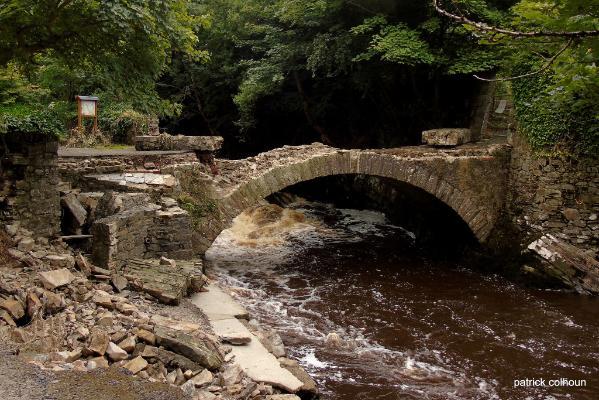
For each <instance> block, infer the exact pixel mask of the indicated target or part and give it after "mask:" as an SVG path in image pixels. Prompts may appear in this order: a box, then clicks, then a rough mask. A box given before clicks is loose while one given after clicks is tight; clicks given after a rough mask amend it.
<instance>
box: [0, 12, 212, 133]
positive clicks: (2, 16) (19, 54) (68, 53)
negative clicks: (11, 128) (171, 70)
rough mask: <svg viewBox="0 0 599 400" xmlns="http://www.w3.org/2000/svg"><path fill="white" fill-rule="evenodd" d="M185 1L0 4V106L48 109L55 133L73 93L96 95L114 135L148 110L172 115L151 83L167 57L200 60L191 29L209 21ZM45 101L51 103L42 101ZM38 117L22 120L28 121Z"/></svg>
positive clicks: (69, 113)
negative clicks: (51, 110) (55, 126)
mask: <svg viewBox="0 0 599 400" xmlns="http://www.w3.org/2000/svg"><path fill="white" fill-rule="evenodd" d="M192 5H193V4H192V2H190V1H187V0H151V1H146V0H114V1H102V2H100V1H97V0H72V1H71V0H70V1H54V0H35V1H33V0H7V1H4V2H3V4H2V7H1V8H0V105H7V104H21V105H24V106H27V107H34V108H36V109H45V108H48V107H50V108H53V114H56V115H57V119H58V121H60V122H62V124H63V126H62V131H64V132H66V131H68V130H69V129H70V128H72V127H73V123H74V121H75V120H76V119H75V118H76V115H75V110H74V107H75V106H74V101H75V95H78V94H83V95H96V96H98V97H100V104H101V108H100V118H101V121H100V122H101V125H102V126H103V127H105V128H107V129H111V130H114V133H115V135H116V137H117V139H120V138H121V137H122V136H123V135H124V134H125V133H124V132H126V131H131V130H135V129H141V125H143V123H142V122H141V120H142V119H144V118H147V117H143V116H141V115H140V113H143V114H148V115H161V116H175V115H177V114H178V112H179V111H180V106H179V105H178V104H176V102H175V101H173V100H172V99H165V98H161V97H160V95H159V94H158V91H157V88H156V81H157V80H158V79H159V78H160V76H162V75H163V73H164V72H165V69H166V67H167V65H168V63H169V62H170V60H171V58H172V57H173V55H177V56H180V57H182V58H185V59H186V60H189V61H190V62H198V63H200V62H205V61H206V60H207V57H208V55H207V52H206V51H205V50H204V49H202V48H200V47H199V43H198V40H197V35H196V31H199V30H201V29H205V28H206V27H207V26H208V22H207V19H206V17H205V16H203V15H201V14H198V13H196V12H195V11H194V7H192ZM49 105H50V106H49ZM36 118H38V117H35V118H33V117H32V118H29V119H26V121H31V122H30V123H29V125H27V126H30V125H32V124H34V121H37V119H36Z"/></svg>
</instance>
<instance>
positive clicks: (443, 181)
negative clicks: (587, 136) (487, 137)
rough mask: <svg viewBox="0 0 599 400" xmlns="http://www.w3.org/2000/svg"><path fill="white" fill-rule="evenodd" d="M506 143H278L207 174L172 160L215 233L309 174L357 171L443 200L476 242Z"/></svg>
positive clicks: (496, 212)
mask: <svg viewBox="0 0 599 400" xmlns="http://www.w3.org/2000/svg"><path fill="white" fill-rule="evenodd" d="M508 156H509V146H507V145H505V144H501V143H497V144H493V143H485V144H469V145H464V146H461V147H458V148H451V149H437V148H430V147H427V146H415V147H402V148H398V149H377V150H341V149H337V148H334V147H329V146H325V145H323V144H320V143H314V144H311V145H304V146H285V147H282V148H279V149H275V150H271V151H269V152H265V153H261V154H259V155H257V156H255V157H249V158H246V159H242V160H218V161H217V166H218V170H219V174H218V175H216V176H212V175H211V173H210V171H209V170H208V169H207V167H205V166H202V165H199V164H198V163H191V164H184V165H177V166H174V167H173V169H172V171H170V173H172V174H174V175H175V176H176V177H177V178H178V179H179V182H180V184H181V189H182V190H183V192H185V193H186V194H188V195H189V196H190V197H191V198H192V199H194V201H196V202H198V203H199V204H200V208H202V207H203V209H209V210H210V212H206V213H205V214H204V215H202V216H201V218H200V219H199V220H198V221H196V228H197V229H198V230H199V231H200V233H202V234H203V236H205V237H206V238H207V243H206V246H208V245H209V244H210V243H209V242H211V241H212V240H214V238H216V236H217V235H218V234H219V233H220V232H221V231H222V230H223V229H225V228H227V227H228V226H229V225H230V223H231V222H232V220H233V218H235V217H236V216H237V215H239V214H240V213H241V212H242V211H243V210H245V209H246V208H248V207H251V206H254V205H256V204H258V203H259V202H260V201H261V200H262V199H264V198H265V197H267V196H268V195H270V194H272V193H275V192H278V191H280V190H283V189H285V188H286V187H289V186H291V185H294V184H297V183H300V182H304V181H309V180H312V179H315V178H320V177H325V176H333V175H344V174H364V175H372V176H378V177H383V178H390V179H395V180H397V181H401V182H406V183H409V184H411V185H413V186H415V187H418V188H420V189H422V190H424V191H426V192H428V193H430V194H431V195H433V196H435V197H436V198H438V199H439V200H440V201H442V202H444V203H445V204H447V205H449V206H450V207H451V208H452V209H453V210H454V211H455V212H456V213H457V214H458V215H459V216H460V217H461V218H462V219H463V220H464V222H465V223H466V224H467V225H468V226H469V227H470V229H471V230H472V232H473V234H474V235H475V236H476V237H477V238H478V240H479V241H480V242H481V243H482V242H485V241H486V240H487V239H488V237H489V235H490V233H491V231H492V229H493V227H494V226H495V224H496V223H497V221H498V219H499V217H500V215H501V213H502V212H503V210H504V205H505V188H506V183H507V171H508V161H509V157H508Z"/></svg>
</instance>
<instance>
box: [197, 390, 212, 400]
mask: <svg viewBox="0 0 599 400" xmlns="http://www.w3.org/2000/svg"><path fill="white" fill-rule="evenodd" d="M215 399H216V395H215V394H213V393H210V392H208V391H206V390H200V391H197V392H196V396H195V397H194V399H193V400H215Z"/></svg>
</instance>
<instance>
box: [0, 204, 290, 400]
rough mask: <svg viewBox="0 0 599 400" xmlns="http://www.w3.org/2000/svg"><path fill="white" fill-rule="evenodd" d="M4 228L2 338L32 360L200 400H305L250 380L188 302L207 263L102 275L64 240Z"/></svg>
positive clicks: (146, 263) (168, 262)
mask: <svg viewBox="0 0 599 400" xmlns="http://www.w3.org/2000/svg"><path fill="white" fill-rule="evenodd" d="M68 201H69V200H68V199H67V200H65V202H68ZM75 207H76V206H75ZM6 231H7V233H8V236H10V239H9V240H8V242H9V243H8V248H7V249H6V254H7V255H8V256H9V257H10V258H11V259H12V260H14V262H11V263H5V264H4V265H3V266H0V338H2V339H7V340H10V341H11V342H12V343H15V345H16V352H18V354H19V355H20V356H21V357H23V358H24V359H26V360H28V361H29V362H31V363H34V364H36V365H38V366H39V367H41V368H44V369H51V370H53V371H66V370H74V371H81V372H87V371H92V370H98V369H104V368H120V369H122V370H123V371H124V372H125V373H128V374H133V375H136V376H138V377H139V378H142V379H146V380H149V381H152V382H163V383H165V384H170V385H176V386H178V387H180V388H181V390H182V391H183V392H184V393H186V394H187V395H189V396H190V398H192V399H195V400H209V399H273V400H276V399H288V400H289V399H298V397H296V396H295V395H285V394H280V390H279V389H276V388H273V387H272V386H271V385H268V384H265V383H259V382H254V381H253V380H251V379H250V378H249V377H248V376H246V374H245V373H244V372H243V371H242V370H241V369H240V368H239V366H238V365H236V364H235V363H233V362H232V361H233V358H234V357H233V356H232V354H231V346H230V345H229V344H224V343H225V342H224V341H222V342H221V338H219V337H218V336H216V335H214V334H213V332H212V330H211V328H210V325H209V324H208V323H207V321H206V319H205V317H204V316H203V314H202V313H201V312H200V311H199V310H198V309H195V308H193V305H191V304H190V303H189V304H188V301H187V300H185V299H184V297H185V296H186V295H187V294H189V293H191V292H197V291H201V290H202V288H203V286H204V284H205V283H206V281H207V278H206V277H205V276H204V275H203V274H202V264H201V261H199V260H187V261H178V260H172V259H168V258H165V257H162V258H161V259H153V260H141V259H139V260H130V262H128V263H126V265H124V266H123V267H119V268H117V267H115V266H112V267H110V268H101V267H98V266H96V265H94V264H93V263H92V262H90V261H89V260H88V259H87V257H86V256H85V255H83V254H80V253H75V252H74V251H73V250H72V249H70V248H69V247H68V246H67V245H66V244H65V243H64V242H63V241H62V240H60V239H56V240H52V241H49V240H48V239H45V238H34V237H33V234H32V233H31V232H30V231H27V230H26V229H22V228H20V227H19V226H18V225H10V226H7V227H6ZM173 305H178V306H173ZM192 308H193V309H192Z"/></svg>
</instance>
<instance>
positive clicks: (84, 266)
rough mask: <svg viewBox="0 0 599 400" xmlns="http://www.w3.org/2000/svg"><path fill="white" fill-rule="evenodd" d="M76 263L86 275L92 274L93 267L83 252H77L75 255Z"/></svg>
mask: <svg viewBox="0 0 599 400" xmlns="http://www.w3.org/2000/svg"><path fill="white" fill-rule="evenodd" d="M75 265H76V266H77V268H78V269H79V271H81V272H82V273H83V274H84V275H85V276H90V275H91V274H92V268H91V266H90V265H89V262H88V261H87V259H86V258H85V257H84V256H83V255H82V254H77V255H76V256H75Z"/></svg>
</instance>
